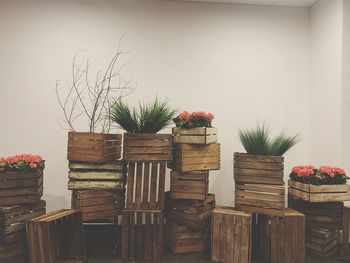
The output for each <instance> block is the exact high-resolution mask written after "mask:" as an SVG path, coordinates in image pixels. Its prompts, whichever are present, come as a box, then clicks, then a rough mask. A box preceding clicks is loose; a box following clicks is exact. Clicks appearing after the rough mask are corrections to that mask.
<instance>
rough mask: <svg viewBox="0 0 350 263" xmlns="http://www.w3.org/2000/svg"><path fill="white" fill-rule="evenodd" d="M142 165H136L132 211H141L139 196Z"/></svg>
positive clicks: (140, 192)
mask: <svg viewBox="0 0 350 263" xmlns="http://www.w3.org/2000/svg"><path fill="white" fill-rule="evenodd" d="M142 166H143V164H142V163H137V165H136V178H135V185H136V186H135V204H134V209H141V198H142V196H141V194H142Z"/></svg>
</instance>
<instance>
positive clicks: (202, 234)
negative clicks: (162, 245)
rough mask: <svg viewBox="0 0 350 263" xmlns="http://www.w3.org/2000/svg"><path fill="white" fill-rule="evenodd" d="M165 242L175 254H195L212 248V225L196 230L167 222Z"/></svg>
mask: <svg viewBox="0 0 350 263" xmlns="http://www.w3.org/2000/svg"><path fill="white" fill-rule="evenodd" d="M165 241H166V243H167V245H168V247H169V248H170V250H171V252H172V253H173V254H183V253H193V252H199V251H204V250H208V249H209V247H210V223H208V224H207V225H206V226H205V227H203V228H201V229H198V230H194V229H192V228H190V227H187V226H183V225H179V224H177V223H173V222H172V221H171V220H168V219H167V220H166V223H165Z"/></svg>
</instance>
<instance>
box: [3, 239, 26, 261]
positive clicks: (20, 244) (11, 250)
mask: <svg viewBox="0 0 350 263" xmlns="http://www.w3.org/2000/svg"><path fill="white" fill-rule="evenodd" d="M26 241H27V240H26V238H24V239H22V240H19V241H16V242H15V243H12V244H9V245H0V262H1V263H27V262H28V248H27V242H26Z"/></svg>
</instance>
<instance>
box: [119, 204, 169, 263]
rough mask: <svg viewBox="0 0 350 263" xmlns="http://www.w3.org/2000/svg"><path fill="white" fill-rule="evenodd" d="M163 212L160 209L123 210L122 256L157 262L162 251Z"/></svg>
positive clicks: (126, 258) (131, 259) (125, 258)
mask: <svg viewBox="0 0 350 263" xmlns="http://www.w3.org/2000/svg"><path fill="white" fill-rule="evenodd" d="M163 242H164V214H163V211H161V210H143V211H130V210H125V211H124V212H123V223H122V257H123V259H124V260H129V261H135V260H136V261H149V262H158V261H159V260H160V257H161V255H162V252H163Z"/></svg>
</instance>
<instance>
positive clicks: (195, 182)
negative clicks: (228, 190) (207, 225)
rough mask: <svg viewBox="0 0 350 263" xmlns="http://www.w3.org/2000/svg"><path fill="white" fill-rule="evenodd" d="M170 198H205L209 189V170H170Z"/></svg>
mask: <svg viewBox="0 0 350 263" xmlns="http://www.w3.org/2000/svg"><path fill="white" fill-rule="evenodd" d="M170 178H171V181H170V198H171V199H192V200H205V199H206V198H207V196H208V189H209V172H208V171H193V172H185V173H181V172H178V171H171V172H170Z"/></svg>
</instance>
